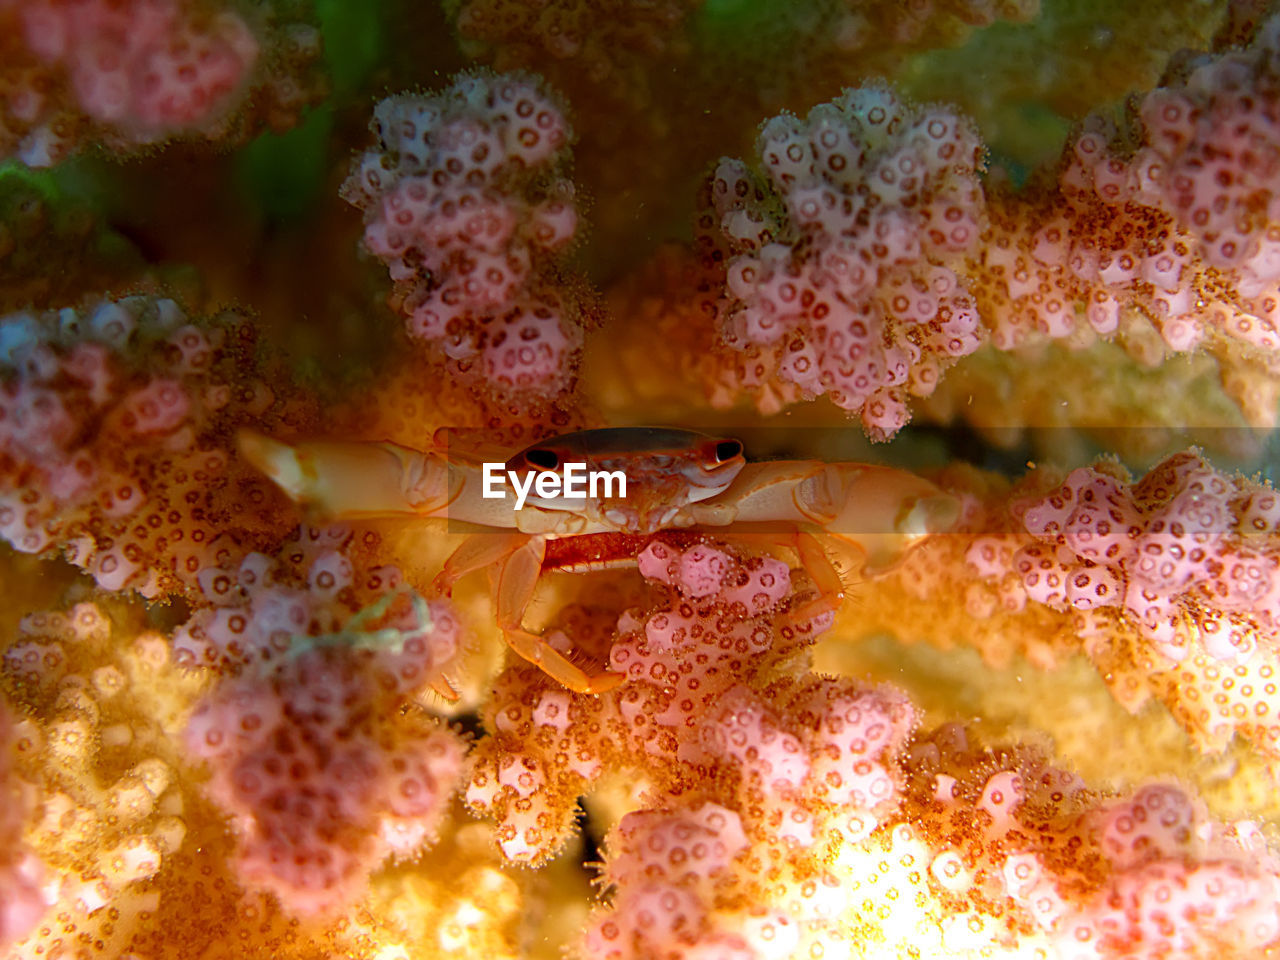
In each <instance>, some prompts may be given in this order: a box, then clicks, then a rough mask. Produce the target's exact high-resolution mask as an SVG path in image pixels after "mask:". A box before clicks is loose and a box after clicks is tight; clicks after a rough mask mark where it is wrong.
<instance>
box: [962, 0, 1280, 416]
mask: <svg viewBox="0 0 1280 960" xmlns="http://www.w3.org/2000/svg"><path fill="white" fill-rule="evenodd" d="M1278 58H1280V20H1277V19H1273V20H1271V21H1269V22H1268V23H1267V24H1266V25H1265V26H1264V27H1263V28H1262V29H1261V31H1260V32H1259V34H1258V36H1257V38H1256V39H1255V41H1254V43H1253V44H1252V46H1250V47H1249V48H1248V49H1246V50H1242V51H1237V52H1232V53H1227V54H1224V55H1222V56H1218V57H1205V58H1199V59H1191V60H1189V61H1188V62H1187V63H1186V64H1185V66H1184V67H1183V68H1182V69H1181V70H1180V71H1178V72H1177V73H1176V74H1175V79H1174V80H1173V82H1171V83H1170V84H1169V85H1167V86H1164V87H1161V88H1158V89H1156V90H1153V91H1151V92H1150V93H1148V94H1146V95H1145V96H1144V97H1142V99H1141V100H1140V102H1139V103H1138V104H1137V108H1136V112H1135V114H1134V115H1133V116H1131V117H1129V118H1127V123H1126V124H1125V126H1124V127H1118V126H1117V124H1116V123H1115V122H1114V121H1113V120H1112V119H1111V118H1110V117H1108V116H1106V115H1098V116H1094V117H1091V118H1090V119H1089V121H1088V122H1087V123H1086V124H1085V129H1084V130H1083V131H1082V132H1081V133H1080V134H1079V135H1078V136H1076V137H1075V138H1074V140H1073V142H1071V143H1069V144H1068V146H1067V150H1066V153H1065V155H1064V158H1063V167H1062V170H1061V172H1060V175H1059V181H1060V182H1059V190H1058V191H1056V192H1055V193H1054V194H1051V195H1050V196H1048V197H1047V198H1046V199H1047V201H1048V202H1046V203H1044V205H1043V206H1038V204H1037V202H1036V201H1034V200H1033V201H1031V202H1030V204H1028V203H1027V202H1026V201H1024V200H1022V199H1021V198H1019V199H1013V198H1010V197H1007V196H1002V197H1000V199H999V201H998V202H996V201H995V198H994V197H993V203H992V204H991V228H990V231H989V233H988V235H987V237H986V238H985V239H986V243H985V247H984V250H985V253H984V256H983V260H982V263H981V265H978V266H976V267H975V270H974V274H975V285H974V290H975V295H976V296H977V299H978V302H979V305H980V307H981V310H982V313H983V317H984V319H987V322H988V324H989V325H990V327H991V330H992V339H993V342H994V343H995V344H996V345H997V346H999V347H1001V348H1002V349H1008V348H1010V347H1013V346H1015V345H1016V344H1018V343H1020V342H1023V341H1025V340H1026V338H1027V337H1028V336H1031V335H1033V334H1035V333H1039V334H1042V335H1047V336H1049V337H1054V338H1065V337H1072V338H1075V339H1077V340H1080V339H1081V338H1083V339H1084V340H1085V341H1087V340H1088V339H1090V338H1089V336H1088V333H1087V331H1090V330H1091V331H1092V332H1096V333H1097V334H1099V335H1101V336H1105V337H1111V336H1113V335H1115V334H1116V333H1117V331H1119V332H1120V333H1121V334H1125V333H1126V331H1127V330H1129V329H1131V328H1132V326H1133V325H1134V324H1135V323H1150V324H1152V325H1154V327H1155V328H1156V329H1157V330H1158V331H1159V333H1160V335H1161V337H1162V339H1163V341H1164V345H1165V347H1166V349H1167V350H1169V351H1178V352H1183V351H1189V350H1193V349H1196V348H1201V349H1203V350H1206V351H1208V352H1209V353H1211V354H1212V355H1213V356H1214V357H1215V358H1216V359H1217V360H1218V363H1219V364H1220V366H1221V367H1222V379H1223V385H1224V387H1225V389H1226V391H1227V393H1228V394H1229V395H1230V396H1231V397H1232V398H1233V399H1234V400H1235V401H1236V403H1238V404H1239V406H1240V408H1241V409H1242V410H1243V411H1244V413H1245V416H1246V418H1247V420H1248V421H1249V422H1250V423H1252V424H1256V425H1266V426H1271V425H1273V424H1274V422H1275V415H1276V413H1275V411H1276V404H1277V399H1278V398H1280V393H1278V391H1277V388H1276V382H1277V378H1276V374H1277V370H1278V369H1280V367H1278V366H1277V364H1280V360H1278V359H1277V357H1280V330H1278V327H1277V324H1278V323H1280V233H1278V232H1277V228H1276V226H1275V222H1276V217H1277V216H1278V215H1280V194H1278V193H1277V192H1276V190H1275V179H1276V175H1277V171H1280V122H1278V121H1277V119H1276V117H1277V110H1278V109H1280V59H1278ZM1082 321H1084V322H1082ZM1135 352H1138V351H1137V349H1136V345H1135ZM1145 352H1146V353H1148V354H1150V353H1151V350H1150V348H1149V347H1148V348H1146V351H1145ZM1139 359H1140V360H1143V361H1145V362H1146V364H1147V365H1153V364H1154V362H1156V361H1157V360H1158V359H1159V350H1157V351H1156V352H1155V355H1154V356H1146V357H1142V356H1140V355H1139Z"/></svg>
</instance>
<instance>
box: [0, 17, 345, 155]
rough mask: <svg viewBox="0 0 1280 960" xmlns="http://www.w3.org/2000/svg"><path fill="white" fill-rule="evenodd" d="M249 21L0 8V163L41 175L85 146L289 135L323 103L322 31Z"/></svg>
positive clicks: (297, 23)
mask: <svg viewBox="0 0 1280 960" xmlns="http://www.w3.org/2000/svg"><path fill="white" fill-rule="evenodd" d="M286 6H287V5H286ZM282 9H283V8H282ZM256 14H257V15H256V16H249V17H248V18H246V16H242V15H241V12H240V10H239V9H237V5H236V4H234V3H222V2H220V0H209V2H204V0H125V2H113V0H0V157H5V156H14V157H16V158H17V159H19V160H20V161H22V162H23V163H26V164H28V165H29V166H34V167H44V166H49V165H51V164H54V163H56V162H58V161H59V160H61V159H63V157H64V156H66V155H67V154H68V153H71V152H72V151H74V150H76V149H77V148H79V147H80V146H81V144H82V142H83V141H86V140H93V141H98V142H103V143H106V144H109V145H110V146H112V147H113V148H116V149H124V150H128V149H133V148H137V147H139V146H142V145H145V144H151V143H156V142H159V141H163V140H166V139H169V138H171V137H193V136H194V137H201V138H205V139H221V138H223V137H225V136H226V135H227V134H228V133H230V132H232V131H235V130H237V129H244V130H249V129H252V128H253V127H254V126H255V125H256V124H260V123H261V122H266V123H270V124H271V125H272V126H273V127H276V128H283V127H285V126H289V125H292V123H293V122H294V120H296V118H297V116H298V114H299V113H300V112H301V110H302V108H303V107H305V106H307V105H308V104H309V103H310V102H311V101H313V100H314V99H315V95H316V94H317V93H318V92H319V84H318V81H317V79H316V78H315V77H314V76H310V75H309V73H310V71H312V70H314V61H315V60H316V59H317V57H318V56H319V52H320V37H319V32H318V31H317V30H316V29H315V27H313V26H311V25H310V24H307V23H305V22H302V21H300V20H299V21H294V22H291V21H290V18H289V17H288V16H287V15H285V14H283V12H282V13H281V15H280V16H279V17H278V20H279V22H276V21H277V17H276V16H274V15H273V16H271V17H268V16H267V13H266V11H265V9H264V8H261V7H259V9H258V10H257V11H256Z"/></svg>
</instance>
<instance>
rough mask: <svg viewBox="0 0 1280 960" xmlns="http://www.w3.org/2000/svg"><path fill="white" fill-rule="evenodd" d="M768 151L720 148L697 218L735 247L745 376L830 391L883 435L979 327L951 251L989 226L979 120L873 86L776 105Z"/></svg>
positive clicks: (733, 341)
mask: <svg viewBox="0 0 1280 960" xmlns="http://www.w3.org/2000/svg"><path fill="white" fill-rule="evenodd" d="M757 151H758V152H759V153H760V156H761V160H762V161H763V166H764V174H765V176H766V177H767V178H768V179H767V180H766V179H764V178H762V177H761V176H759V175H756V174H754V173H753V172H752V171H751V170H750V169H749V168H748V167H747V166H746V165H745V164H743V163H741V162H740V161H734V160H726V161H722V162H721V163H720V165H719V166H718V167H717V168H716V172H715V176H714V179H713V181H712V185H711V196H710V207H711V209H710V210H708V211H707V212H706V213H705V214H704V216H703V219H702V221H701V226H702V229H704V230H705V231H707V232H708V233H710V232H711V231H713V230H718V231H719V233H720V235H721V237H722V239H721V242H722V243H723V244H724V245H725V247H726V248H727V262H726V263H725V271H726V291H725V297H724V301H723V302H722V304H721V306H720V310H719V323H720V330H721V334H722V336H723V337H724V340H725V342H726V344H727V345H728V346H729V347H731V348H733V349H736V350H738V351H740V352H741V353H742V354H743V356H742V358H741V359H740V360H739V364H738V369H737V380H738V382H739V383H740V384H741V387H740V389H746V390H748V391H762V392H765V393H766V394H767V392H768V387H767V386H765V385H767V384H771V383H774V382H777V383H780V384H784V385H794V387H796V388H798V389H799V392H800V393H801V394H802V395H805V396H817V395H821V394H828V395H830V397H831V399H832V400H833V401H835V403H836V404H837V405H838V406H840V407H842V408H843V409H846V410H849V411H851V412H853V413H858V414H860V415H861V417H862V421H863V423H864V425H865V426H866V429H867V431H868V432H869V433H870V434H871V435H872V436H873V437H876V438H879V439H887V438H888V437H891V436H893V435H894V434H895V433H897V432H898V430H899V429H900V428H901V427H902V426H903V424H905V423H906V421H907V418H908V416H909V414H908V411H907V408H906V397H907V396H908V395H911V394H915V395H927V394H928V393H929V392H930V391H931V390H932V389H933V387H934V385H935V384H936V383H937V380H938V377H939V374H940V372H941V370H942V368H943V367H944V366H945V365H947V364H949V363H950V362H952V361H953V360H954V359H955V358H957V357H962V356H965V355H966V354H969V353H972V352H973V351H974V350H976V349H977V348H978V345H979V344H980V342H981V338H980V336H979V333H978V330H979V327H978V317H977V314H976V312H975V311H974V309H973V301H972V299H971V298H970V297H969V296H968V294H967V293H966V292H965V290H964V288H963V286H962V285H961V282H960V278H959V277H958V276H957V275H956V273H955V272H954V271H953V270H952V269H950V268H949V267H948V265H947V264H948V262H949V261H953V260H955V259H956V258H957V255H959V254H961V253H963V252H965V251H967V250H968V249H969V248H970V247H972V245H973V244H974V243H975V242H976V241H977V239H978V233H979V223H980V220H981V218H982V216H983V210H982V191H981V188H980V187H979V185H978V181H977V177H976V174H977V170H978V167H979V166H980V164H981V146H980V144H979V141H978V138H977V134H976V133H975V132H974V131H973V130H972V129H971V128H970V127H969V126H968V124H967V122H966V121H964V120H963V119H962V118H960V117H958V116H956V115H955V114H954V113H952V112H950V111H947V110H944V109H932V110H914V109H911V108H908V107H906V106H904V105H903V104H902V103H901V102H900V101H898V100H897V99H896V98H895V97H894V96H893V95H892V94H891V93H890V92H889V91H888V90H886V89H884V88H883V87H876V86H869V87H863V88H861V89H859V90H851V91H848V92H847V93H846V94H845V95H844V96H843V97H841V98H840V99H838V100H836V101H834V102H833V103H831V104H829V105H823V106H821V107H816V108H814V110H813V111H811V112H810V114H809V116H808V117H807V118H806V119H805V121H804V122H803V123H800V122H799V121H797V120H796V119H795V118H794V117H789V116H787V115H785V114H784V115H782V116H780V117H777V118H775V119H773V120H771V121H770V122H768V123H767V124H765V126H764V127H763V128H762V129H761V132H760V139H759V141H758V143H757ZM781 389H783V390H785V389H787V388H786V387H785V386H784V387H782V388H781ZM769 406H770V407H772V404H769Z"/></svg>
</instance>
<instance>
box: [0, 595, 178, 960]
mask: <svg viewBox="0 0 1280 960" xmlns="http://www.w3.org/2000/svg"><path fill="white" fill-rule="evenodd" d="M128 632H130V631H129V630H128V627H124V628H123V629H122V628H121V625H118V624H116V623H115V622H113V620H112V618H111V617H110V616H109V615H108V613H107V611H106V610H104V609H103V608H102V607H99V606H97V605H95V604H92V603H79V604H76V605H75V606H74V607H71V608H70V609H69V610H66V611H65V612H62V611H45V612H42V613H38V614H33V615H30V616H28V617H27V618H25V619H24V621H23V623H22V626H21V628H20V630H19V634H18V637H17V639H16V643H14V645H12V646H10V647H9V648H8V650H7V651H6V652H5V657H4V664H3V677H4V680H5V685H6V687H7V688H8V689H9V690H10V691H11V693H12V695H13V698H14V700H15V702H17V703H18V704H20V705H21V706H22V708H23V709H24V711H27V712H31V713H32V714H33V715H32V716H31V717H24V718H23V719H21V720H20V721H19V722H18V723H17V725H16V729H15V731H14V733H15V739H16V742H17V767H16V769H17V770H18V771H19V772H20V773H21V774H22V776H23V777H24V778H25V779H27V780H28V781H29V782H30V783H32V784H35V785H37V786H38V787H39V794H38V796H39V804H38V806H37V807H36V808H35V810H34V811H33V812H34V814H35V815H34V818H33V823H32V826H31V827H30V829H29V831H28V834H27V836H28V837H29V842H30V843H31V844H32V846H33V848H34V850H35V851H37V853H38V855H39V858H40V861H41V862H42V863H43V869H44V872H45V876H44V878H43V881H42V883H41V887H40V890H41V894H42V899H41V901H40V907H41V908H42V912H44V908H46V907H47V913H45V916H44V918H43V922H41V923H40V924H38V925H37V926H36V928H35V929H34V930H33V931H32V932H31V935H30V937H29V938H27V939H26V940H24V941H23V945H22V948H21V951H20V952H19V953H18V954H17V955H18V956H29V955H31V956H34V955H39V952H40V951H41V950H49V949H50V948H52V947H54V946H55V945H56V944H57V943H58V942H60V941H62V940H63V938H65V939H66V940H73V939H75V938H76V937H77V936H87V937H88V941H89V942H90V943H92V942H93V941H94V940H100V941H103V942H104V943H106V944H111V945H116V944H118V942H119V941H118V940H117V939H116V938H117V937H126V936H127V935H128V934H129V932H130V930H131V928H132V927H133V925H134V924H136V923H138V922H139V919H140V918H139V916H138V914H139V911H146V910H148V909H154V906H155V904H156V901H157V894H156V893H155V892H154V890H153V889H151V888H150V886H149V884H150V882H151V881H152V880H153V879H154V878H156V877H157V876H158V875H159V874H160V873H161V871H162V870H163V869H164V868H165V866H166V864H167V862H168V858H169V857H170V856H172V855H173V854H174V853H176V852H177V850H178V848H179V847H180V846H181V845H182V842H183V838H184V835H185V833H186V830H187V825H186V820H185V815H186V802H187V794H186V791H185V789H184V788H183V787H182V786H181V785H180V783H179V775H178V771H179V768H180V767H181V760H180V759H179V757H178V754H177V751H175V750H174V748H173V744H172V742H171V741H170V740H169V739H168V737H167V735H166V730H169V729H172V726H173V725H174V723H175V713H176V712H180V710H181V701H182V697H183V695H184V693H186V692H187V691H189V690H190V689H191V687H192V684H190V682H189V681H185V680H184V679H183V678H182V677H181V676H179V675H177V674H176V672H175V671H174V670H173V668H172V666H171V664H170V662H169V657H168V644H167V642H166V640H165V638H164V637H163V636H161V635H160V634H158V633H155V632H151V631H140V632H136V633H135V635H134V637H133V639H132V643H129V644H122V643H120V642H119V639H120V634H121V633H125V634H126V635H127V634H128ZM108 904H110V905H111V907H112V909H110V910H108V909H104V907H106V905H108ZM122 915H123V916H122Z"/></svg>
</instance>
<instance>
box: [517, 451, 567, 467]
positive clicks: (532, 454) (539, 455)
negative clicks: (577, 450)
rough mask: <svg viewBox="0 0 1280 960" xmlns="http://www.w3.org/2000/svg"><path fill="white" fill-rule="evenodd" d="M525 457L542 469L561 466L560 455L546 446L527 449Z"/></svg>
mask: <svg viewBox="0 0 1280 960" xmlns="http://www.w3.org/2000/svg"><path fill="white" fill-rule="evenodd" d="M524 458H525V459H526V460H528V461H529V462H530V463H531V464H533V465H534V466H535V467H538V468H540V469H542V470H554V469H555V468H556V467H558V466H560V457H559V456H558V455H557V454H556V452H555V451H554V450H547V449H546V448H545V447H534V448H533V449H532V450H526V451H525V454H524Z"/></svg>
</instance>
